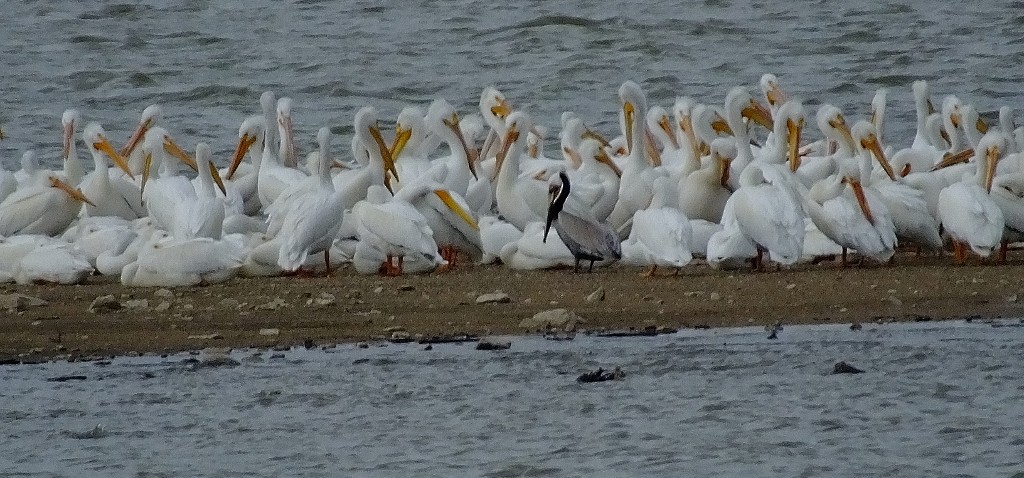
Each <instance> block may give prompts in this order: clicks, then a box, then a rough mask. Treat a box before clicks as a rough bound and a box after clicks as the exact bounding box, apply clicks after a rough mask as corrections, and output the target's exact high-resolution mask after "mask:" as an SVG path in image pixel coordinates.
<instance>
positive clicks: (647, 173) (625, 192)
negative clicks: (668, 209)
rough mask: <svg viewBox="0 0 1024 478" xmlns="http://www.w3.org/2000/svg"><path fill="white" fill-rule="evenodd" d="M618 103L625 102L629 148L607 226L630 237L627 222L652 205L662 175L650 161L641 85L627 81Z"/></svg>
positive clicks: (624, 114) (620, 88)
mask: <svg viewBox="0 0 1024 478" xmlns="http://www.w3.org/2000/svg"><path fill="white" fill-rule="evenodd" d="M619 100H620V101H621V102H622V116H623V118H624V120H625V134H626V148H627V149H628V150H629V153H628V154H629V156H628V158H627V159H626V164H625V166H623V167H622V177H621V178H620V180H619V200H618V202H616V203H615V208H614V209H612V213H611V214H610V215H609V216H608V222H609V223H610V224H611V225H612V227H613V228H614V229H615V230H616V231H618V232H619V234H621V235H623V236H626V235H628V234H629V225H628V224H627V222H628V221H629V220H630V219H631V218H632V217H633V214H634V213H636V212H637V211H639V210H641V209H643V208H645V207H647V205H649V204H650V203H651V196H652V195H653V194H654V192H653V191H652V190H651V184H653V182H654V179H655V178H656V177H657V176H658V175H659V174H660V173H659V172H657V170H655V169H653V168H652V167H651V164H650V163H649V162H648V161H647V148H645V147H644V144H645V141H646V140H645V138H647V127H646V121H645V120H646V116H647V97H646V96H645V95H644V92H643V90H642V89H641V88H640V85H638V84H636V83H635V82H633V81H626V82H625V83H623V84H622V86H620V87H619Z"/></svg>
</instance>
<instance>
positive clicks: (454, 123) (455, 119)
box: [444, 113, 479, 179]
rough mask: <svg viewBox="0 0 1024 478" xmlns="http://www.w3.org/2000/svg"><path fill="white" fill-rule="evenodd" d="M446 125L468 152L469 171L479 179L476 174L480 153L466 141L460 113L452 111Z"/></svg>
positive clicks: (474, 177)
mask: <svg viewBox="0 0 1024 478" xmlns="http://www.w3.org/2000/svg"><path fill="white" fill-rule="evenodd" d="M444 125H445V126H447V127H448V129H451V130H452V133H455V137H456V138H457V139H458V140H459V144H460V145H462V150H463V151H464V152H465V153H466V161H468V162H469V172H471V173H473V179H479V178H477V176H476V157H477V155H478V154H479V153H477V151H476V148H474V147H471V146H470V145H469V143H467V142H466V136H465V135H464V134H462V126H459V115H458V114H456V113H452V117H451V118H447V119H445V120H444Z"/></svg>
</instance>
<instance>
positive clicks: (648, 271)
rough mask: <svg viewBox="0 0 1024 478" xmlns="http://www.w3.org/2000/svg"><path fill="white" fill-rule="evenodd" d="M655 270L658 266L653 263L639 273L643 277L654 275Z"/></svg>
mask: <svg viewBox="0 0 1024 478" xmlns="http://www.w3.org/2000/svg"><path fill="white" fill-rule="evenodd" d="M656 270H658V266H657V265H655V264H651V268H650V269H647V271H645V272H641V273H640V275H641V276H643V277H654V271H656Z"/></svg>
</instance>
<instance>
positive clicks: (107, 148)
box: [93, 136, 135, 179]
mask: <svg viewBox="0 0 1024 478" xmlns="http://www.w3.org/2000/svg"><path fill="white" fill-rule="evenodd" d="M93 147H94V148H96V149H98V150H100V151H102V152H103V153H104V154H106V155H107V156H108V157H110V159H111V161H113V162H114V164H115V165H116V166H117V167H118V168H121V171H124V172H125V174H127V175H128V177H130V178H132V179H135V175H134V174H132V170H131V168H129V167H128V162H127V161H125V160H124V157H123V156H121V155H120V154H119V153H118V152H117V151H115V150H114V147H113V146H111V145H110V141H107V138H104V137H103V136H100V137H99V139H98V140H97V141H96V142H95V143H93Z"/></svg>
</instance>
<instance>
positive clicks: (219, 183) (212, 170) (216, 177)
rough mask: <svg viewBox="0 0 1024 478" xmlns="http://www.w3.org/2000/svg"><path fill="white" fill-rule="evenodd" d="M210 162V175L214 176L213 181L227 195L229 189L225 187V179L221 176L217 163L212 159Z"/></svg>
mask: <svg viewBox="0 0 1024 478" xmlns="http://www.w3.org/2000/svg"><path fill="white" fill-rule="evenodd" d="M208 164H209V165H210V177H211V178H213V182H214V183H215V184H216V185H217V189H220V192H221V194H223V195H224V196H225V197H227V195H228V189H227V188H226V187H224V179H222V178H221V177H220V171H217V165H215V164H213V161H210V162H209V163H208Z"/></svg>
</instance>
